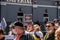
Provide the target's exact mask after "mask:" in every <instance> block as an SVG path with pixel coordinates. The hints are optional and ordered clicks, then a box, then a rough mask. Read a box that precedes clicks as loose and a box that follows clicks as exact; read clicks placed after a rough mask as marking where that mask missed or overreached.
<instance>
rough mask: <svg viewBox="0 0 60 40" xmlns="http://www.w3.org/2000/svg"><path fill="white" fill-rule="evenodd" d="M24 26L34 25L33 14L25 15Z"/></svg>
mask: <svg viewBox="0 0 60 40" xmlns="http://www.w3.org/2000/svg"><path fill="white" fill-rule="evenodd" d="M24 25H32V14H24Z"/></svg>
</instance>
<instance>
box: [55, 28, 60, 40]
mask: <svg viewBox="0 0 60 40" xmlns="http://www.w3.org/2000/svg"><path fill="white" fill-rule="evenodd" d="M55 40H60V27H59V28H58V29H57V30H56V31H55Z"/></svg>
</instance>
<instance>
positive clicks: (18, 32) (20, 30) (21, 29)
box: [15, 26, 23, 34]
mask: <svg viewBox="0 0 60 40" xmlns="http://www.w3.org/2000/svg"><path fill="white" fill-rule="evenodd" d="M15 30H16V32H17V34H23V28H22V27H19V26H15Z"/></svg>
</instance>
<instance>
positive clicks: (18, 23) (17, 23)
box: [14, 22, 23, 27]
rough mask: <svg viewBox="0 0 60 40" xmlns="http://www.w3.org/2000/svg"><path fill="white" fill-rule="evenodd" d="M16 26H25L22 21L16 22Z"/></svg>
mask: <svg viewBox="0 0 60 40" xmlns="http://www.w3.org/2000/svg"><path fill="white" fill-rule="evenodd" d="M14 26H19V27H23V24H22V23H20V22H16V23H15V24H14Z"/></svg>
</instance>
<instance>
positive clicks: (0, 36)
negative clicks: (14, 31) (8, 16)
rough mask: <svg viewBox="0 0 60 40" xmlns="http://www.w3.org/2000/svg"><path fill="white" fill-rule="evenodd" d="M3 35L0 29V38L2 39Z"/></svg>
mask: <svg viewBox="0 0 60 40" xmlns="http://www.w3.org/2000/svg"><path fill="white" fill-rule="evenodd" d="M3 37H4V32H3V30H2V29H0V39H2V38H3Z"/></svg>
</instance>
